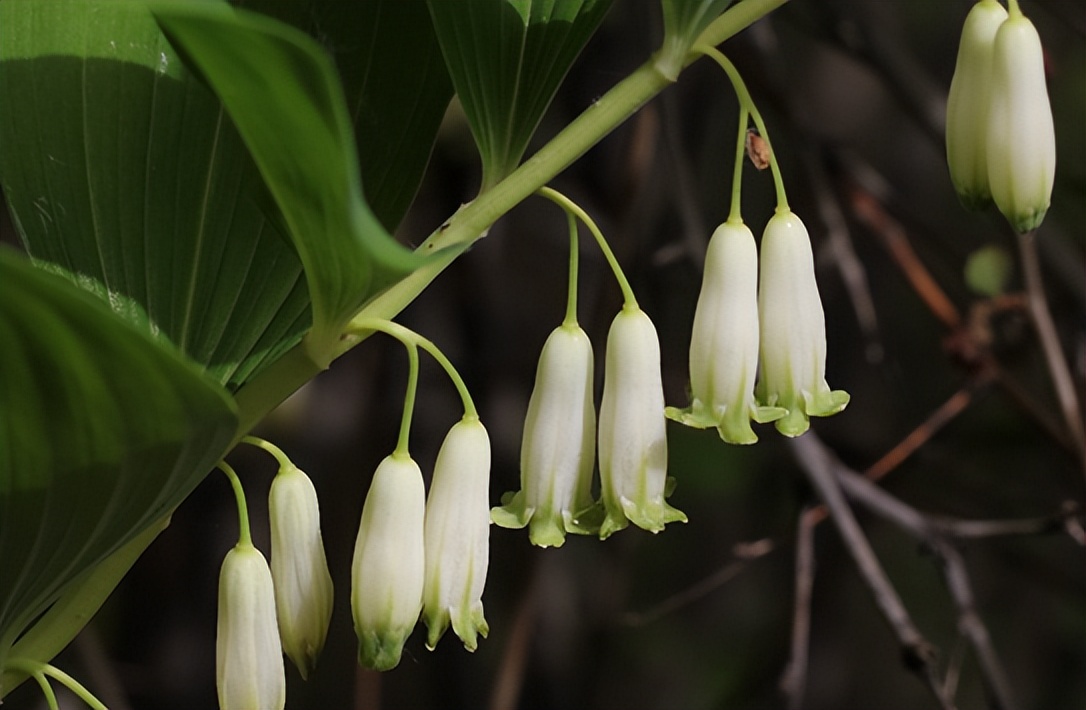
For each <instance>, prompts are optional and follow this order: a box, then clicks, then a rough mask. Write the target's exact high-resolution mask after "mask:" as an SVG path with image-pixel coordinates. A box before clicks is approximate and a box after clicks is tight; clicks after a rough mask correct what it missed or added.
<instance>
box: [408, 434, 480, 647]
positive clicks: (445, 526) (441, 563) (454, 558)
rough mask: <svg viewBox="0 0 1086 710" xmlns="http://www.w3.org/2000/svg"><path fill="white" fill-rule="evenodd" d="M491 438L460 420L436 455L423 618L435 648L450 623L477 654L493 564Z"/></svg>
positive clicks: (428, 514) (429, 504) (429, 501)
mask: <svg viewBox="0 0 1086 710" xmlns="http://www.w3.org/2000/svg"><path fill="white" fill-rule="evenodd" d="M489 497H490V437H489V436H488V435H487V432H486V429H485V428H484V427H483V425H482V423H481V422H480V421H479V419H478V417H465V418H464V419H462V420H460V421H459V422H457V423H456V424H455V425H454V426H453V428H452V429H451V430H449V433H448V435H446V437H445V441H444V442H443V443H442V444H441V450H440V451H438V454H437V462H436V463H435V464H434V477H433V480H432V481H431V483H430V496H429V498H427V500H426V530H425V539H426V582H425V587H424V591H423V595H422V616H423V619H424V620H425V622H426V626H427V629H428V631H429V634H428V636H427V641H426V645H427V646H428V647H429V648H431V649H433V648H434V647H435V646H436V645H437V642H438V641H439V640H440V639H441V636H442V634H444V633H445V630H446V629H447V628H448V626H449V622H450V621H451V622H452V627H453V631H454V632H456V635H457V636H459V637H460V640H461V641H463V642H464V648H466V649H468V650H469V651H474V650H475V648H476V646H477V645H478V642H477V638H476V636H477V634H482V635H483V637H486V635H487V633H489V631H490V627H489V626H488V625H487V623H486V619H485V618H484V617H483V587H484V585H485V584H486V571H487V565H488V564H489V560H490V502H489Z"/></svg>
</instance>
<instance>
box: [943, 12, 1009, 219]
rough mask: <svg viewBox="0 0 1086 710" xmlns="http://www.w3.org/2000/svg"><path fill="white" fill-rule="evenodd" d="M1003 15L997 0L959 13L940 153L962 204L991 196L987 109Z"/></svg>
mask: <svg viewBox="0 0 1086 710" xmlns="http://www.w3.org/2000/svg"><path fill="white" fill-rule="evenodd" d="M1006 19H1007V11H1006V10H1005V9H1004V8H1003V5H1001V4H1000V3H999V2H998V0H981V1H980V2H978V3H977V4H975V5H974V6H973V9H972V10H970V11H969V14H968V15H967V16H966V18H965V25H964V27H963V28H962V37H961V41H960V43H959V44H958V60H957V64H956V65H955V67H954V78H953V79H951V81H950V94H949V95H948V97H947V106H946V157H947V165H948V167H949V168H950V179H951V181H952V182H953V183H954V189H955V190H957V192H958V197H959V198H960V199H961V201H962V204H963V205H965V206H966V207H968V208H970V209H980V208H982V207H985V206H986V205H988V203H990V202H991V201H992V193H991V188H990V187H989V185H988V139H987V136H988V112H989V107H990V105H991V85H992V49H993V47H994V45H995V36H996V31H997V30H998V29H999V26H1000V24H1002V23H1003V21H1004V20H1006Z"/></svg>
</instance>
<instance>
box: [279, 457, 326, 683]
mask: <svg viewBox="0 0 1086 710" xmlns="http://www.w3.org/2000/svg"><path fill="white" fill-rule="evenodd" d="M268 510H269V515H270V518H271V545H272V547H271V549H272V556H271V575H272V579H273V580H274V582H275V605H276V610H277V615H278V618H279V637H280V639H281V641H282V643H283V651H284V652H285V653H286V654H287V656H288V657H289V658H290V660H291V661H293V662H294V665H295V666H297V667H298V672H299V673H301V675H302V678H307V677H308V676H309V671H311V670H312V669H313V668H314V667H315V666H316V663H317V658H318V656H320V652H321V650H322V649H323V648H324V641H325V638H326V637H327V635H328V624H329V622H330V621H331V619H332V598H333V591H332V575H331V574H330V573H329V572H328V560H327V558H326V556H325V553H324V540H323V539H322V537H321V528H320V507H319V504H318V502H317V491H316V489H314V487H313V482H312V481H311V480H309V476H307V475H305V473H303V472H302V470H301V469H299V468H298V467H296V466H294V465H292V464H288V465H286V466H284V467H282V468H281V469H280V470H279V473H278V474H277V475H276V476H275V479H274V480H273V481H272V485H271V492H270V493H269V494H268Z"/></svg>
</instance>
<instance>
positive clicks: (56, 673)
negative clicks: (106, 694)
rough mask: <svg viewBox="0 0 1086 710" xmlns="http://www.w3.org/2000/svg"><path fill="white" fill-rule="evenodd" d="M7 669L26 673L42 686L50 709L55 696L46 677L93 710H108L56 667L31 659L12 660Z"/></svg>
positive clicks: (81, 685) (78, 683)
mask: <svg viewBox="0 0 1086 710" xmlns="http://www.w3.org/2000/svg"><path fill="white" fill-rule="evenodd" d="M7 667H8V668H11V669H12V670H17V671H21V672H23V673H26V674H27V675H29V676H32V677H33V678H34V679H35V680H37V681H38V685H40V686H42V692H43V693H45V694H46V700H47V701H50V698H51V701H50V702H49V706H50V707H56V705H55V703H56V696H55V695H54V694H53V689H52V688H50V687H49V683H48V681H47V680H46V678H45V677H46V676H48V677H49V678H53V679H54V680H57V681H59V682H60V683H62V684H63V685H64V687H66V688H67V689H68V690H70V691H72V692H73V693H75V695H77V696H78V697H79V699H80V700H82V701H83V702H84V703H86V704H87V706H88V707H90V708H93V710H108V708H106V706H105V704H104V703H103V702H102V701H101V700H99V699H98V698H96V697H94V693H92V692H90V691H89V690H87V689H86V688H85V687H84V686H83V684H82V683H80V682H79V681H78V680H76V679H75V678H73V677H71V676H70V675H68V674H67V673H65V672H64V671H62V670H60V669H59V668H57V667H56V666H52V665H50V664H48V663H43V662H41V661H38V660H34V659H31V658H12V659H11V660H9V661H8V664H7Z"/></svg>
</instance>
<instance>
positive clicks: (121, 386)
mask: <svg viewBox="0 0 1086 710" xmlns="http://www.w3.org/2000/svg"><path fill="white" fill-rule="evenodd" d="M0 283H3V284H4V294H5V297H4V298H3V299H0V343H3V348H0V569H2V570H3V574H0V667H2V666H3V656H4V655H5V654H6V653H7V651H8V649H9V648H10V646H11V643H12V642H13V641H14V639H15V636H17V635H18V634H19V633H21V632H22V631H23V630H24V629H25V628H26V626H27V625H28V624H29V623H30V622H31V621H33V620H34V619H35V618H36V617H37V616H38V615H39V614H41V613H42V612H43V611H44V610H45V608H46V607H47V606H48V605H49V604H50V603H52V602H53V601H54V600H55V599H56V598H57V597H58V596H59V595H60V594H61V593H62V592H63V591H64V589H65V587H66V586H67V585H68V584H69V583H70V582H71V581H72V580H73V579H75V578H76V577H77V576H78V575H80V574H81V573H82V572H84V571H85V570H87V569H89V568H90V567H91V566H93V565H94V564H96V563H98V562H99V561H101V560H102V559H104V558H105V557H106V556H108V555H109V554H110V553H112V552H113V551H115V550H117V549H118V548H119V547H121V546H122V545H123V544H124V543H126V542H128V541H129V540H131V539H132V538H133V537H135V535H136V534H138V533H139V532H140V531H141V530H143V529H145V528H146V527H147V526H149V525H150V524H151V523H152V522H154V521H155V520H157V519H160V518H162V517H163V516H164V515H165V514H167V513H168V512H169V511H170V510H172V509H173V508H174V507H176V506H177V504H178V503H179V502H180V501H181V500H182V499H183V498H184V497H185V496H186V495H188V493H189V492H190V491H191V490H192V489H193V487H195V485H196V484H197V483H198V482H199V481H200V480H201V479H202V478H203V477H204V475H205V474H206V473H207V471H208V470H209V469H210V468H211V467H212V466H213V465H214V464H215V462H216V461H217V460H218V459H219V458H220V457H221V456H222V455H223V453H224V452H225V450H226V448H227V447H228V446H229V445H230V442H231V440H232V438H233V436H234V434H235V428H236V426H237V418H236V415H235V411H234V407H233V400H232V399H231V398H230V397H229V395H228V394H227V393H226V390H224V389H223V388H222V387H220V386H218V385H217V384H215V383H214V382H212V381H211V380H209V379H208V378H207V377H205V376H204V375H203V374H202V373H200V372H199V370H198V369H197V368H196V366H194V365H193V364H192V363H190V362H187V361H186V360H185V359H184V358H183V357H182V356H181V355H180V354H179V353H178V352H177V351H176V350H175V349H173V348H169V347H165V346H164V345H163V344H162V342H161V341H158V342H156V341H154V340H152V339H151V338H150V337H149V336H148V335H147V334H146V333H144V332H141V331H140V330H138V329H136V328H135V327H133V326H131V325H130V324H128V323H126V322H124V321H123V320H122V319H121V318H118V317H117V316H116V314H114V313H113V312H112V311H111V310H110V309H109V308H108V307H107V306H106V305H105V304H104V303H102V302H101V301H100V300H99V299H97V298H96V297H94V296H92V295H91V294H88V293H86V292H85V291H83V290H81V289H79V288H77V287H75V286H73V285H72V284H71V283H70V282H69V281H68V280H66V279H64V278H61V277H58V276H55V275H53V274H49V273H47V272H45V271H43V270H41V269H37V268H35V267H34V266H32V265H31V264H30V262H29V261H28V260H27V259H26V258H25V257H23V256H20V255H18V254H16V253H15V252H14V251H12V250H11V249H7V248H4V249H0ZM0 694H2V693H0Z"/></svg>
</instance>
